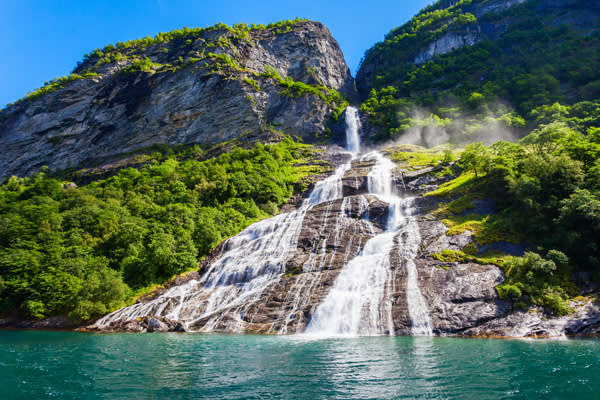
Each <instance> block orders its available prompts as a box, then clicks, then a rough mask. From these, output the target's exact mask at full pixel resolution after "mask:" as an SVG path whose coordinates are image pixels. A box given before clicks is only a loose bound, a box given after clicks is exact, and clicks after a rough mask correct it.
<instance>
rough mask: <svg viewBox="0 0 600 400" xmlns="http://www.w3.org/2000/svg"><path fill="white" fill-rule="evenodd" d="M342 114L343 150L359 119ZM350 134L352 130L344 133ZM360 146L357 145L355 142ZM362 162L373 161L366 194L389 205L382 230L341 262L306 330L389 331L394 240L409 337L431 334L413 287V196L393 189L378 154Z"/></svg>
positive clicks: (389, 166) (386, 162)
mask: <svg viewBox="0 0 600 400" xmlns="http://www.w3.org/2000/svg"><path fill="white" fill-rule="evenodd" d="M352 114H353V113H348V112H347V113H346V123H347V128H346V136H347V142H348V149H349V150H350V148H353V147H352V146H353V145H354V144H352V145H351V144H350V143H353V142H352V138H358V137H359V135H358V133H357V132H356V133H354V129H355V128H356V127H358V121H357V120H358V117H357V116H356V114H355V116H354V118H355V120H356V121H354V122H352V121H349V120H348V119H349V118H350V117H349V116H352ZM349 132H351V134H349ZM356 148H357V149H358V148H359V143H356ZM362 160H363V161H364V160H375V165H374V166H373V168H372V170H371V171H370V172H369V174H368V176H367V180H368V182H367V183H368V190H369V193H371V194H374V195H376V196H378V197H379V198H381V199H382V200H384V201H386V202H387V203H388V204H389V211H388V219H387V223H386V230H385V232H383V233H381V234H379V235H375V236H374V237H372V238H371V239H370V240H368V241H367V243H366V244H365V246H364V248H363V250H362V252H361V253H360V254H359V255H358V256H357V257H355V258H354V259H352V260H351V261H350V262H349V263H348V264H346V265H345V266H344V267H343V269H342V271H341V272H340V274H339V276H338V277H337V279H336V280H335V282H334V284H333V287H332V288H331V290H330V291H329V293H328V294H327V297H326V298H325V300H324V301H323V302H322V303H321V304H320V305H319V306H318V307H317V309H316V311H315V313H314V315H313V316H312V318H311V320H310V322H309V324H308V325H307V327H306V330H305V333H306V334H309V335H319V336H335V335H342V336H343V335H350V336H354V335H362V336H364V335H381V334H385V333H387V334H389V335H393V334H394V324H393V320H392V304H391V294H392V291H393V290H392V288H390V284H391V283H392V282H393V273H392V270H391V265H390V253H391V252H392V251H393V249H394V246H395V245H396V244H397V248H398V252H399V256H400V258H401V259H402V260H403V262H404V264H405V265H406V269H407V289H406V295H407V299H406V300H407V303H408V310H409V313H410V319H411V329H412V333H413V334H414V335H431V323H430V321H429V314H428V311H427V306H426V305H425V301H424V299H423V296H422V295H421V292H420V290H419V286H418V277H417V269H416V265H415V263H414V259H415V258H416V256H417V250H418V247H419V244H420V241H421V238H420V234H419V227H418V225H417V222H416V219H415V215H416V214H417V207H416V205H415V201H414V198H410V197H409V198H401V197H399V196H398V195H397V194H395V193H394V190H393V170H394V168H395V164H394V163H393V162H392V161H391V160H390V159H388V158H386V157H384V156H383V155H382V154H381V153H379V152H376V151H374V152H370V153H368V154H366V155H364V156H363V157H362Z"/></svg>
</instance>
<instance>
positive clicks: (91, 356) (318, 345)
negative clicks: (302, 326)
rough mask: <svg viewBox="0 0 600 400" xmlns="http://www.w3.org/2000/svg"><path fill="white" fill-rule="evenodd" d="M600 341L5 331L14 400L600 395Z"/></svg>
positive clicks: (1, 374) (0, 358)
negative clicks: (330, 337)
mask: <svg viewBox="0 0 600 400" xmlns="http://www.w3.org/2000/svg"><path fill="white" fill-rule="evenodd" d="M599 371H600V341H598V340H535V341H534V340H499V339H489V340H488V339H456V338H427V337H422V338H410V337H398V338H391V337H365V338H344V339H319V340H310V339H307V338H299V337H291V336H287V337H282V336H250V335H246V336H240V335H201V334H174V333H173V334H158V333H153V334H84V333H70V332H40V331H0V388H1V389H0V392H2V391H4V392H5V393H6V394H5V395H4V396H1V397H2V398H7V399H38V398H61V399H138V398H139V399H146V398H148V399H193V398H198V399H203V398H206V399H269V398H285V399H351V398H352V399H404V398H406V399H505V398H506V399H513V398H515V399H548V398H551V399H573V398H576V399H577V400H583V399H597V398H598V393H600V379H599V377H598V372H599Z"/></svg>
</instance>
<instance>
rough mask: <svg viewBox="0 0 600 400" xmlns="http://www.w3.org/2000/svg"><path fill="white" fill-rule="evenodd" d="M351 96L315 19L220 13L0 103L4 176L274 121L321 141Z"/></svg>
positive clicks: (258, 131)
mask: <svg viewBox="0 0 600 400" xmlns="http://www.w3.org/2000/svg"><path fill="white" fill-rule="evenodd" d="M353 95H354V85H353V80H352V77H351V76H350V72H349V70H348V67H347V66H346V63H345V61H344V58H343V55H342V53H341V50H340V48H339V46H338V44H337V42H336V41H335V40H334V39H333V38H332V37H331V35H330V33H329V31H328V30H327V28H325V27H324V26H323V25H322V24H320V23H318V22H309V21H301V20H294V21H284V22H281V23H277V24H271V25H269V26H254V25H253V26H247V25H236V26H234V27H228V26H226V25H223V24H219V25H216V26H214V27H210V28H205V29H182V30H179V31H174V32H169V33H165V34H159V35H157V36H156V37H154V38H145V39H139V40H135V41H130V42H126V43H118V44H117V45H116V46H113V45H110V46H107V47H105V48H104V49H98V50H96V51H94V52H93V53H92V54H90V55H86V57H85V60H84V61H83V62H82V63H80V64H79V65H78V66H77V68H76V69H75V71H74V73H73V75H71V76H69V77H67V78H61V79H59V80H55V81H52V82H50V83H49V84H48V85H47V86H45V87H44V88H41V89H39V90H37V91H35V92H33V93H30V94H29V95H28V96H26V97H25V98H24V99H23V100H21V101H19V102H17V103H15V104H13V105H11V106H9V107H7V109H5V110H3V111H2V112H0V146H1V147H2V148H3V149H5V151H4V152H2V154H1V155H0V178H5V177H7V176H10V175H12V174H16V175H24V174H27V173H30V172H32V171H36V170H38V169H39V168H40V167H41V166H43V165H48V166H49V167H50V168H51V169H52V170H54V169H65V168H68V167H76V166H81V165H88V166H90V165H91V166H94V165H96V164H98V163H99V162H101V161H102V160H104V159H106V158H107V157H110V156H115V155H119V154H122V153H127V152H131V151H134V150H138V149H142V148H145V147H148V146H151V145H154V144H168V145H178V144H215V143H220V142H224V141H227V140H231V139H234V138H238V137H242V136H254V137H261V135H262V136H264V135H263V134H264V132H265V131H269V130H272V129H279V130H283V131H285V133H286V134H291V135H297V136H299V137H301V138H303V139H305V140H315V139H316V138H317V137H319V136H323V135H325V134H326V125H327V123H328V122H329V121H330V120H331V119H332V118H334V119H335V117H337V115H339V112H341V109H342V107H343V105H344V104H345V100H344V96H345V97H352V96H353Z"/></svg>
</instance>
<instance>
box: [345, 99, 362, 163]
mask: <svg viewBox="0 0 600 400" xmlns="http://www.w3.org/2000/svg"><path fill="white" fill-rule="evenodd" d="M345 122H346V150H347V151H349V152H350V153H352V154H358V153H360V119H359V118H358V110H357V109H356V108H355V107H352V106H348V107H347V108H346V118H345Z"/></svg>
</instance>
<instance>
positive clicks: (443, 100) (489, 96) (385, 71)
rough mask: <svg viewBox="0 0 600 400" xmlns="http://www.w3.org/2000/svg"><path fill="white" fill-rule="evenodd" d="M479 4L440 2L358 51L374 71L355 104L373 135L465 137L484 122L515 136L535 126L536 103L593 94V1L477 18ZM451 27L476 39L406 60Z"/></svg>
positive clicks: (538, 1)
mask: <svg viewBox="0 0 600 400" xmlns="http://www.w3.org/2000/svg"><path fill="white" fill-rule="evenodd" d="M479 3H481V5H485V4H484V3H486V2H485V1H481V0H462V1H458V2H447V1H439V2H437V3H435V4H434V5H432V6H430V7H427V8H426V9H424V10H423V11H422V12H421V13H420V14H419V15H417V16H415V17H414V18H413V19H412V20H411V21H410V22H408V23H407V24H405V25H403V26H401V27H399V28H397V29H394V30H392V31H391V32H390V33H389V34H388V35H387V36H386V39H385V40H384V41H383V42H382V43H379V44H377V45H376V46H375V47H373V48H372V49H370V50H369V51H368V52H367V53H366V56H365V59H364V61H363V64H362V67H361V69H362V70H363V71H365V70H368V69H370V68H371V69H373V70H374V71H375V72H374V73H373V74H372V75H369V76H371V77H372V80H371V81H370V82H363V85H366V86H367V87H366V88H368V89H369V90H370V93H368V98H367V99H366V101H365V102H364V103H363V105H362V107H361V109H362V111H363V112H365V113H367V114H368V115H369V121H370V122H371V123H372V124H373V125H374V126H375V127H376V128H377V129H378V132H379V133H378V136H377V139H379V140H387V139H395V138H398V137H401V136H402V134H403V133H405V132H406V131H407V130H408V129H409V128H411V127H414V126H418V125H419V124H420V125H428V126H431V127H439V128H443V129H444V130H445V132H447V133H448V134H450V136H451V137H452V138H453V140H454V141H457V142H463V143H464V142H469V141H472V140H478V136H481V135H483V134H484V133H485V131H486V130H487V131H489V130H492V129H496V130H504V131H510V132H512V133H513V134H516V135H517V136H522V135H523V134H524V133H525V132H527V131H528V130H531V129H533V128H535V126H534V125H533V124H534V122H535V119H536V118H535V116H536V113H537V112H538V109H539V107H542V106H545V105H548V104H553V103H555V102H560V103H562V104H568V105H572V104H574V103H575V102H580V101H596V100H597V99H598V98H600V68H599V67H600V51H598V49H600V29H598V27H597V25H593V24H592V25H590V20H589V18H597V17H598V15H597V14H598V10H597V9H595V8H594V7H593V6H591V5H590V4H589V3H588V2H583V1H579V0H567V1H564V2H561V5H560V7H558V6H556V5H554V4H546V3H548V1H547V0H530V1H527V2H525V3H523V4H520V5H514V6H512V7H510V8H508V9H506V10H504V11H501V12H497V13H492V12H490V13H485V14H483V15H482V16H480V18H479V20H476V19H475V17H474V16H473V14H471V13H470V12H469V10H470V11H473V10H472V9H473V7H474V6H476V5H478V4H479ZM565 14H568V16H565ZM594 15H596V17H594ZM586 18H588V19H586ZM504 25H506V26H508V30H507V31H506V32H503V29H504V28H503V26H504ZM490 30H491V31H494V30H498V32H492V33H489V32H487V31H490ZM449 33H456V34H460V35H467V36H469V35H474V37H477V38H478V40H480V41H479V42H477V43H476V44H474V45H472V46H465V47H461V48H458V49H456V50H454V51H451V52H448V53H446V54H440V55H437V56H436V57H434V58H433V59H432V60H430V61H427V62H425V63H423V64H416V63H414V58H415V56H416V53H415V52H418V51H419V50H421V51H423V50H425V49H426V48H427V46H428V45H429V44H430V43H431V42H433V41H434V40H436V39H439V38H440V37H442V36H444V35H448V34H449ZM360 75H361V73H360V72H359V77H360ZM363 89H365V88H363ZM363 94H364V95H366V93H363ZM523 128H526V129H523Z"/></svg>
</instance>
